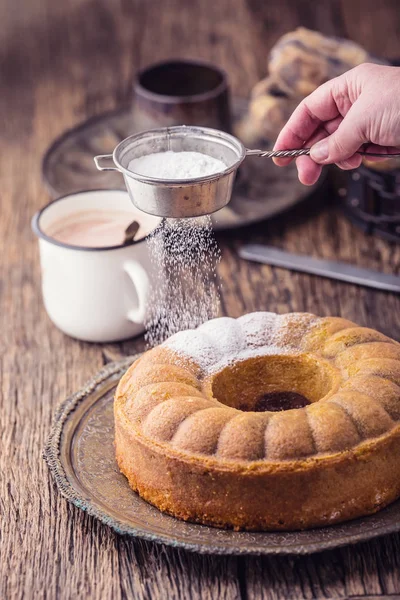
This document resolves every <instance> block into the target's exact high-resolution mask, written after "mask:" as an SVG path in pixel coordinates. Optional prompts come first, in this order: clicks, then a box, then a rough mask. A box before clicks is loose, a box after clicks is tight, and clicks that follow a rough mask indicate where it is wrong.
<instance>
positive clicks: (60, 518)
mask: <svg viewBox="0 0 400 600" xmlns="http://www.w3.org/2000/svg"><path fill="white" fill-rule="evenodd" d="M0 16H1V21H0V22H1V23H2V27H1V28H0V29H1V30H0V36H1V37H0V40H1V41H0V64H1V67H0V70H1V74H2V75H1V83H2V85H1V94H0V114H1V125H2V128H3V132H2V135H1V139H0V148H1V152H0V156H1V161H0V169H1V213H0V243H1V247H2V252H1V254H0V265H1V287H0V295H1V301H2V304H1V311H0V319H1V329H0V331H1V404H0V440H1V442H0V443H1V446H0V466H1V480H0V491H1V504H0V514H1V520H2V523H1V534H0V535H1V547H0V598H3V599H6V598H7V599H8V598H12V599H14V598H50V599H54V598H74V599H75V598H91V599H96V598H99V599H100V598H101V599H108V598H110V599H111V598H113V599H118V598H128V597H129V598H130V597H132V598H147V599H151V600H154V599H157V598H160V599H166V598H168V599H174V598H176V599H186V598H190V599H200V598H201V599H206V598H209V599H212V600H217V599H222V598H224V599H236V598H241V599H243V600H244V599H248V600H250V599H256V598H263V599H266V598H274V599H278V598H286V599H287V598H291V599H292V598H293V599H296V600H297V599H300V598H339V597H346V598H349V597H351V598H361V597H362V598H376V597H385V598H387V597H391V598H400V536H399V535H392V536H390V537H386V538H384V539H381V540H378V541H375V542H371V543H368V544H363V545H359V546H356V547H350V548H344V549H341V550H337V551H332V552H325V553H322V554H319V555H315V556H309V557H304V558H271V559H267V558H245V557H243V558H235V557H233V558H232V557H231V558H218V557H208V556H196V555H192V554H189V553H186V552H184V551H177V550H173V549H171V548H166V547H163V546H158V545H155V544H150V543H144V542H141V541H140V540H138V541H134V540H131V539H127V538H124V537H119V536H118V535H116V534H114V533H113V532H112V531H110V530H109V529H108V528H107V527H105V526H103V525H101V524H99V523H98V522H97V521H95V520H94V519H92V518H90V517H88V516H87V515H85V514H84V513H82V512H81V511H79V510H78V509H76V508H74V507H72V506H70V505H68V504H67V503H66V501H65V500H63V499H62V498H61V497H60V496H59V494H58V493H57V490H56V489H55V486H54V484H53V482H52V480H51V479H50V477H49V474H48V471H47V468H46V466H45V464H44V462H43V460H42V457H41V451H42V447H43V444H44V442H45V440H46V438H47V435H48V432H49V429H50V425H51V420H52V416H53V412H54V409H55V407H56V406H57V404H58V403H59V402H60V401H61V400H62V399H63V398H64V397H66V396H67V395H69V394H70V393H72V392H73V391H74V390H76V389H77V388H78V387H79V386H80V385H81V384H83V383H84V382H85V380H87V379H88V378H89V377H90V376H91V375H92V374H93V373H94V372H95V371H96V370H98V369H99V368H100V367H101V366H102V365H103V364H104V362H107V361H108V360H110V359H112V358H114V357H118V356H119V355H121V354H126V353H128V352H135V351H137V350H140V349H142V341H141V340H134V341H131V342H128V343H124V344H115V345H107V346H100V345H90V344H85V343H80V342H77V341H74V340H72V339H69V338H67V337H66V336H64V335H63V334H62V333H60V332H59V331H58V330H57V329H56V328H55V327H54V326H53V325H51V323H50V322H49V320H48V318H47V316H46V314H45V311H44V308H43V306H42V301H41V295H40V275H39V264H38V253H37V244H36V240H35V239H34V237H33V235H32V233H31V231H30V218H31V216H32V214H33V213H34V212H35V211H36V210H37V209H38V208H39V207H40V206H42V205H43V204H44V203H46V202H47V200H48V198H47V195H46V193H45V191H44V189H43V186H42V183H41V174H40V164H41V157H42V154H43V152H44V151H45V149H46V147H47V146H48V144H49V143H50V142H51V140H52V139H53V138H54V137H55V136H57V135H58V134H60V133H61V132H62V131H63V130H65V129H66V128H68V127H71V126H73V125H74V124H76V123H77V122H79V121H81V120H84V119H85V118H87V117H89V116H91V115H94V114H97V113H100V112H102V111H104V110H106V109H111V108H114V107H116V106H118V105H119V104H120V103H121V102H122V101H126V100H127V99H128V98H129V94H130V86H131V80H132V76H133V74H134V73H135V71H136V69H137V68H138V67H140V66H143V65H146V64H148V63H150V62H152V61H156V60H159V59H163V58H168V57H176V56H186V57H202V58H204V59H208V60H212V61H214V62H216V63H218V64H219V65H221V66H222V67H224V68H225V69H226V70H227V71H228V72H229V75H230V77H231V83H232V88H233V91H234V92H235V93H236V94H239V95H246V94H247V93H248V92H249V90H250V87H251V85H252V84H253V83H254V82H255V81H257V79H259V78H260V77H261V76H262V75H263V74H264V72H265V69H266V56H267V52H268V50H269V48H270V47H271V45H272V44H273V43H274V42H275V41H276V40H277V38H278V37H279V36H280V35H282V34H283V33H285V32H286V31H287V30H290V29H293V28H294V27H296V26H297V25H299V24H303V25H306V26H308V27H311V28H314V29H319V30H321V31H322V32H324V33H326V34H337V35H343V36H347V37H350V38H353V39H354V40H356V41H357V42H360V43H362V44H363V45H364V46H365V47H366V48H368V49H369V50H370V51H371V52H374V53H376V54H377V55H384V56H387V57H396V56H398V55H399V54H400V48H399V47H398V36H399V31H400V16H399V4H398V2H397V1H396V0H392V1H390V0H385V1H383V0H379V2H377V0H352V1H351V2H350V1H349V0H331V1H325V2H322V1H321V2H308V1H305V0H304V1H303V0H298V1H296V0H292V1H290V0H279V1H277V0H276V1H273V0H270V1H267V0H264V1H263V2H261V1H258V0H247V1H245V0H235V1H233V0H202V1H201V2H200V1H198V2H194V1H193V2H189V1H188V0H171V1H168V0H164V1H163V0H159V1H151V0H147V1H146V0H119V1H118V0H96V1H94V0H69V1H68V2H67V1H65V2H64V1H63V2H54V1H53V0H13V1H12V2H8V1H7V0H2V1H1V2H0ZM319 204H320V210H314V211H313V212H312V213H310V214H306V209H305V208H304V209H302V210H299V211H295V212H294V213H292V214H291V215H288V216H285V217H282V218H280V219H277V220H274V221H273V222H271V223H269V224H262V225H259V226H257V227H253V228H248V229H246V230H242V231H238V232H235V233H230V234H225V235H221V236H219V240H220V244H221V248H222V253H223V260H222V263H221V266H220V274H221V276H222V278H223V311H224V313H225V314H227V315H230V316H239V315H241V314H243V313H245V312H249V311H254V310H265V309H267V310H270V311H277V312H286V311H310V312H315V313H317V314H320V315H329V314H337V315H342V316H343V317H346V318H349V319H353V320H356V321H358V322H359V323H360V324H362V325H367V326H371V327H376V328H379V329H380V330H381V331H383V332H384V333H386V334H389V335H391V336H393V337H395V338H400V298H399V297H398V296H395V295H393V294H386V293H379V292H375V291H372V290H368V289H366V288H360V287H355V286H352V285H347V284H340V283H335V282H331V281H328V280H323V279H319V278H316V277H311V276H306V275H300V274H291V273H289V272H287V271H284V270H280V269H271V268H269V267H267V266H260V265H256V264H250V263H246V262H244V261H241V260H239V259H238V257H237V248H238V247H239V246H240V244H242V242H244V241H247V240H259V241H268V242H269V243H271V244H275V245H277V246H282V247H285V248H286V249H288V250H292V251H298V252H304V253H310V254H315V255H319V256H323V257H335V258H339V259H343V260H351V261H353V262H355V263H357V264H359V265H362V266H369V267H372V268H376V269H382V270H386V271H388V272H393V271H395V272H397V271H398V269H399V265H400V249H399V247H398V246H395V245H391V244H389V243H386V242H384V241H381V240H378V239H370V238H368V237H366V236H365V235H364V234H362V233H361V232H359V231H357V230H356V229H355V228H354V227H353V226H352V225H350V224H349V223H348V222H347V221H346V220H345V219H344V217H343V216H342V215H341V213H340V210H338V209H335V208H333V207H331V208H327V207H325V208H324V198H322V197H321V198H320V202H319Z"/></svg>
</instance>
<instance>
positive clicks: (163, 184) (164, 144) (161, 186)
mask: <svg viewBox="0 0 400 600" xmlns="http://www.w3.org/2000/svg"><path fill="white" fill-rule="evenodd" d="M167 150H172V151H174V152H184V151H186V152H201V153H202V154H207V155H208V156H212V157H213V158H217V159H219V160H221V161H222V162H223V163H224V164H225V165H226V169H224V170H223V171H221V172H219V173H214V174H213V175H207V176H205V177H197V178H192V179H159V178H157V177H147V176H145V175H140V174H139V173H134V172H133V171H131V170H129V168H128V166H129V163H130V161H131V160H132V159H134V158H139V157H141V156H145V155H147V154H152V153H154V152H166V151H167ZM309 153H310V148H299V149H296V150H248V149H247V148H245V147H244V145H243V144H242V143H241V142H240V141H239V140H238V139H237V138H235V137H234V136H233V135H230V134H229V133H225V132H223V131H219V130H217V129H210V128H208V127H194V126H185V125H180V126H176V127H163V128H160V129H152V130H150V131H144V132H142V133H138V134H135V135H131V136H129V137H127V138H126V139H124V140H123V141H122V142H120V143H119V144H118V146H116V148H115V150H114V152H113V153H112V154H101V155H99V156H96V157H95V158H94V161H95V163H96V167H97V168H98V169H99V170H100V171H119V172H120V173H122V175H123V176H124V180H125V185H126V187H127V190H128V193H129V196H130V198H131V200H132V202H133V204H134V205H135V206H136V207H137V208H139V209H140V210H142V211H143V212H145V213H149V214H151V215H155V216H157V217H170V218H176V219H179V218H185V217H200V216H202V215H209V214H211V213H214V212H216V211H217V210H220V209H221V208H223V207H224V206H226V205H227V204H228V202H229V200H230V199H231V194H232V187H233V182H234V180H235V175H236V171H237V169H238V168H239V166H240V165H241V163H242V162H243V160H244V159H245V158H246V156H260V157H266V158H273V157H292V158H294V157H297V156H302V155H306V154H309ZM359 153H360V154H368V153H367V152H359ZM370 156H374V155H373V154H370ZM380 156H382V155H380ZM390 156H395V155H390Z"/></svg>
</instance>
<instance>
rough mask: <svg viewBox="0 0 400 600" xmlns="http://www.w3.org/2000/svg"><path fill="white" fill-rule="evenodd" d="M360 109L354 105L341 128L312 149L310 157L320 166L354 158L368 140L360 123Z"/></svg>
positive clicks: (340, 125) (342, 122)
mask: <svg viewBox="0 0 400 600" xmlns="http://www.w3.org/2000/svg"><path fill="white" fill-rule="evenodd" d="M359 109H360V107H358V106H357V103H355V104H353V106H352V107H351V108H350V110H349V112H348V113H347V115H346V116H345V117H344V119H343V120H342V121H341V123H340V124H339V127H338V128H337V129H336V131H334V132H333V133H332V134H331V135H329V136H327V137H326V138H324V139H323V140H321V141H320V142H317V143H316V144H314V145H313V146H312V147H311V151H310V156H311V158H312V159H313V160H314V161H315V162H316V163H320V164H333V163H340V162H342V161H345V160H346V159H348V158H350V157H351V156H353V155H354V154H355V153H356V152H357V150H358V149H359V148H360V146H362V145H363V144H364V143H365V142H367V141H368V140H367V139H366V138H365V135H363V133H362V131H363V129H365V128H363V127H361V123H360V110H359Z"/></svg>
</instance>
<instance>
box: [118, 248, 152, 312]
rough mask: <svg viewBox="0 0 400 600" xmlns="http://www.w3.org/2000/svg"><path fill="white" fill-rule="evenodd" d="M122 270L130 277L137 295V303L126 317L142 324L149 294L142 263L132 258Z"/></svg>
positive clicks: (148, 284) (147, 281) (148, 281)
mask: <svg viewBox="0 0 400 600" xmlns="http://www.w3.org/2000/svg"><path fill="white" fill-rule="evenodd" d="M123 268H124V271H125V273H126V274H127V275H128V276H129V278H130V279H131V281H132V283H133V285H134V286H135V290H136V293H137V297H138V305H137V307H136V308H131V310H130V311H129V312H128V314H127V318H128V319H129V320H130V321H133V322H134V323H139V324H143V321H144V319H145V316H146V308H147V300H148V295H149V288H150V280H149V276H148V275H147V273H146V271H145V270H144V268H143V267H142V265H141V264H140V263H138V262H136V261H134V260H129V261H127V262H126V263H125V264H124V267H123Z"/></svg>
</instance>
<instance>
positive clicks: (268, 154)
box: [246, 148, 400, 158]
mask: <svg viewBox="0 0 400 600" xmlns="http://www.w3.org/2000/svg"><path fill="white" fill-rule="evenodd" d="M310 150H311V148H295V149H293V150H250V149H249V148H246V156H259V157H261V158H297V157H298V156H306V155H309V154H310ZM356 154H361V155H362V156H377V157H379V158H396V157H398V156H400V153H399V152H379V153H377V152H364V151H363V150H357V152H356Z"/></svg>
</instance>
